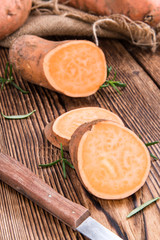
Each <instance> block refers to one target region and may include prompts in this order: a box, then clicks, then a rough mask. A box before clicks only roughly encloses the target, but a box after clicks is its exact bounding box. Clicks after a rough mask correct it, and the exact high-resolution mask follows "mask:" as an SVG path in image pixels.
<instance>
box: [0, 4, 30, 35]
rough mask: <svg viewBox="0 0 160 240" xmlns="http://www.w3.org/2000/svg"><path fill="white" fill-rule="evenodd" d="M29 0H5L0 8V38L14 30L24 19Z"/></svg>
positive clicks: (27, 12) (28, 9)
mask: <svg viewBox="0 0 160 240" xmlns="http://www.w3.org/2000/svg"><path fill="white" fill-rule="evenodd" d="M31 4H32V1H31V0H23V1H22V0H12V1H11V0H5V1H3V3H2V2H1V8H0V40H1V39H3V38H5V37H6V36H8V35H9V34H11V33H13V32H14V31H16V30H17V29H18V28H19V27H20V26H22V25H23V23H24V22H25V21H26V19H27V17H28V15H29V12H30V10H31Z"/></svg>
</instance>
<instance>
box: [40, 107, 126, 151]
mask: <svg viewBox="0 0 160 240" xmlns="http://www.w3.org/2000/svg"><path fill="white" fill-rule="evenodd" d="M96 119H106V120H110V121H115V122H117V123H118V124H120V125H122V126H124V124H123V122H122V120H121V119H120V118H119V117H118V116H117V115H116V114H114V113H113V112H110V111H109V110H106V109H104V108H99V107H85V108H78V109H74V110H71V111H69V112H66V113H64V114H62V115H61V116H59V117H58V118H57V119H56V120H55V121H53V122H51V123H49V124H47V125H46V127H45V129H44V134H45V136H46V138H47V139H48V141H50V142H51V143H52V144H53V145H54V146H56V147H58V148H60V143H62V145H63V149H64V150H66V151H68V150H69V142H70V140H71V136H72V134H73V133H74V131H75V130H76V129H77V128H78V127H79V126H80V125H82V124H83V123H86V122H91V121H93V120H96Z"/></svg>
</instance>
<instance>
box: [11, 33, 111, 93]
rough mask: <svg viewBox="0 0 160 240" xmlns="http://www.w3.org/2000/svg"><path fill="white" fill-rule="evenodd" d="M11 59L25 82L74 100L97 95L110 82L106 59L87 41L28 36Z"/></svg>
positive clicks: (16, 46) (17, 43) (17, 42)
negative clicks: (108, 80)
mask: <svg viewBox="0 0 160 240" xmlns="http://www.w3.org/2000/svg"><path fill="white" fill-rule="evenodd" d="M9 59H10V62H11V63H12V64H13V67H14V68H15V70H16V71H17V72H18V73H19V74H20V75H21V76H22V78H23V79H24V80H27V81H29V82H32V83H35V84H38V85H40V86H43V87H46V88H49V89H52V90H54V91H58V92H60V93H63V94H65V95H67V96H70V97H85V96H89V95H91V94H93V93H95V92H96V91H97V90H98V89H99V87H100V86H101V85H102V84H103V83H104V81H105V80H106V72H107V70H106V68H107V67H106V60H105V56H104V54H103V52H102V50H101V49H100V48H98V47H97V46H96V45H95V44H94V43H92V42H90V41H87V40H70V41H60V42H53V41H48V40H45V39H42V38H39V37H36V36H32V35H25V36H21V37H19V38H18V39H16V40H15V41H14V43H13V45H12V46H11V48H10V51H9Z"/></svg>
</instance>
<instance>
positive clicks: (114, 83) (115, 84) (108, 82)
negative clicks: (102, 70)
mask: <svg viewBox="0 0 160 240" xmlns="http://www.w3.org/2000/svg"><path fill="white" fill-rule="evenodd" d="M111 70H112V67H108V66H107V78H109V75H110V72H111ZM116 76H117V72H116V71H115V73H114V77H113V79H111V80H106V81H105V82H104V83H103V84H102V85H101V86H100V89H102V88H105V87H108V86H111V87H113V88H114V89H115V90H116V91H117V92H118V93H119V94H121V93H120V91H119V89H118V88H117V87H126V86H127V85H126V83H121V82H119V81H115V79H116Z"/></svg>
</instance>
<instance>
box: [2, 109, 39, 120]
mask: <svg viewBox="0 0 160 240" xmlns="http://www.w3.org/2000/svg"><path fill="white" fill-rule="evenodd" d="M35 111H36V110H33V111H32V112H30V113H27V114H25V115H12V116H6V115H4V114H3V113H2V112H1V115H2V116H3V117H4V118H6V119H12V120H17V119H24V118H28V117H30V116H31V115H32V114H33V113H34V112H35Z"/></svg>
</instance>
